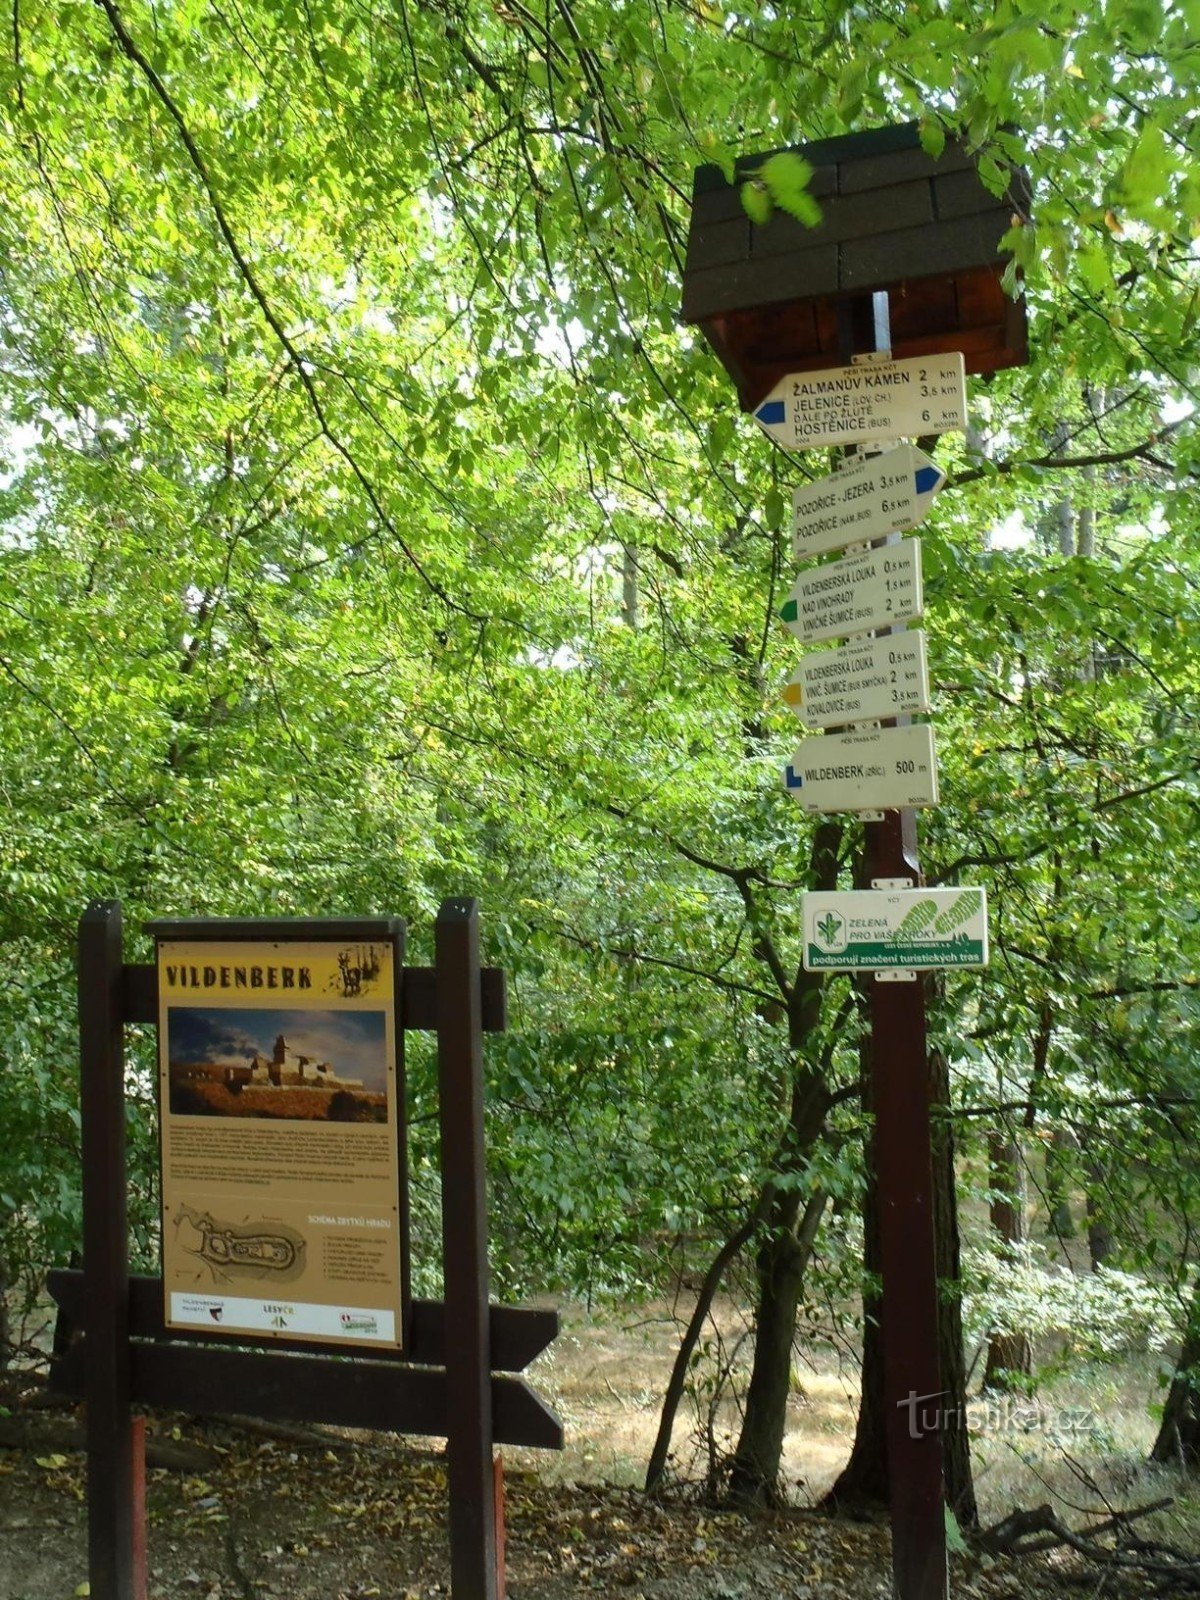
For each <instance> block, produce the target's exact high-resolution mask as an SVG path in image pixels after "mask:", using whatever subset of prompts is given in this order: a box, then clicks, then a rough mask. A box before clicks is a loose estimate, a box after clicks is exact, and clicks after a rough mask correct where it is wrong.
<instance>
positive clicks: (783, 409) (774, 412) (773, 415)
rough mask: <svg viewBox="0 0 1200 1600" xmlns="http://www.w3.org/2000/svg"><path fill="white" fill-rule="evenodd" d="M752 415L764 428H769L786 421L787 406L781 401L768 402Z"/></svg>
mask: <svg viewBox="0 0 1200 1600" xmlns="http://www.w3.org/2000/svg"><path fill="white" fill-rule="evenodd" d="M754 415H755V417H756V418H757V419H758V421H759V422H761V423H762V425H763V427H764V428H771V427H774V426H775V424H776V423H779V422H786V421H787V404H786V402H785V401H783V400H768V401H767V402H766V404H765V405H761V406H759V408H758V410H757V411H756V412H755V413H754Z"/></svg>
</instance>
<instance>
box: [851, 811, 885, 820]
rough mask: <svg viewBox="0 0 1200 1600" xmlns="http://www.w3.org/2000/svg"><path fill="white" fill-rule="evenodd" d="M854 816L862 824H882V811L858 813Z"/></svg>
mask: <svg viewBox="0 0 1200 1600" xmlns="http://www.w3.org/2000/svg"><path fill="white" fill-rule="evenodd" d="M854 815H855V816H856V817H857V818H858V820H859V821H860V822H882V821H883V812H882V811H856V812H855V813H854Z"/></svg>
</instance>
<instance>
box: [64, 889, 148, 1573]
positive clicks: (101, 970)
mask: <svg viewBox="0 0 1200 1600" xmlns="http://www.w3.org/2000/svg"><path fill="white" fill-rule="evenodd" d="M122 1027H123V1018H122V1011H121V907H120V904H119V903H118V902H117V901H115V900H106V901H100V902H97V903H95V904H93V905H90V906H89V907H88V908H87V910H86V911H85V912H84V914H83V917H82V919H81V921H80V924H79V1042H80V1108H81V1123H82V1139H83V1276H84V1331H85V1334H86V1338H87V1376H86V1386H85V1398H86V1401H87V1461H88V1474H87V1502H88V1575H89V1579H90V1583H91V1592H92V1593H93V1594H94V1595H96V1596H97V1597H102V1600H144V1596H145V1571H144V1565H143V1564H142V1563H141V1562H139V1561H138V1560H137V1559H136V1557H135V1538H137V1537H138V1535H137V1522H138V1518H139V1511H140V1507H139V1504H138V1493H137V1488H138V1483H139V1479H140V1474H139V1472H138V1468H137V1463H136V1461H135V1446H134V1438H133V1431H132V1425H131V1415H130V1375H129V1246H128V1239H127V1234H126V1209H125V1204H126V1203H125V1194H126V1173H125V1050H124V1040H123V1034H122Z"/></svg>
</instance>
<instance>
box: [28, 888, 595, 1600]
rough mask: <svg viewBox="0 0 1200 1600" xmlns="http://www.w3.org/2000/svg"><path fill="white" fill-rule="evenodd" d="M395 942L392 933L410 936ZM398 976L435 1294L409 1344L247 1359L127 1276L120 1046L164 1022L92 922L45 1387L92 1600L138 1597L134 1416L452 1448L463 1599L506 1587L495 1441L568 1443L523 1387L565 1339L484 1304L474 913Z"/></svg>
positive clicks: (147, 983) (475, 1599)
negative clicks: (73, 1462)
mask: <svg viewBox="0 0 1200 1600" xmlns="http://www.w3.org/2000/svg"><path fill="white" fill-rule="evenodd" d="M308 926H309V927H310V928H311V927H314V926H318V925H315V924H309V925H308ZM329 926H330V925H329V924H325V927H326V930H328V928H329ZM396 933H397V936H398V939H400V940H402V936H403V925H402V924H397V925H396ZM400 948H401V949H402V943H401V944H400ZM398 971H399V980H400V981H399V988H398V994H397V1007H398V1026H397V1042H398V1043H399V1040H400V1038H401V1036H402V1034H403V1032H404V1031H407V1030H409V1029H428V1030H430V1031H433V1032H435V1033H436V1035H437V1052H438V1101H439V1121H440V1129H441V1143H442V1173H441V1177H442V1201H443V1205H442V1252H443V1269H444V1278H445V1300H444V1301H430V1300H419V1299H416V1300H412V1301H411V1304H410V1307H409V1310H408V1315H407V1318H406V1320H407V1324H408V1326H407V1328H406V1330H405V1332H406V1336H407V1338H406V1344H405V1346H404V1348H403V1349H399V1348H395V1347H388V1346H386V1345H380V1346H379V1347H378V1348H372V1349H370V1350H369V1351H366V1350H361V1351H357V1352H355V1359H353V1360H349V1361H347V1360H345V1359H344V1353H345V1352H344V1350H343V1349H342V1347H340V1346H338V1347H335V1349H334V1350H325V1351H323V1350H320V1349H314V1347H313V1345H312V1344H311V1343H308V1342H303V1341H298V1340H296V1339H294V1338H291V1337H288V1335H287V1333H286V1331H282V1330H281V1331H280V1332H279V1334H278V1336H277V1337H275V1338H274V1339H272V1340H271V1341H270V1347H269V1348H261V1347H259V1348H255V1336H254V1335H250V1334H246V1333H242V1332H238V1333H233V1334H230V1333H227V1332H222V1331H219V1330H218V1329H217V1328H214V1329H212V1330H211V1331H210V1330H208V1329H192V1328H187V1329H184V1330H180V1329H176V1328H168V1327H167V1326H166V1323H165V1318H164V1297H163V1285H162V1282H161V1280H160V1279H159V1278H153V1277H134V1276H132V1275H131V1273H130V1270H129V1239H128V1227H127V1212H126V1197H127V1190H128V1173H127V1168H126V1151H125V1118H126V1107H125V1051H124V1044H125V1041H124V1033H125V1027H126V1025H128V1024H138V1023H140V1024H151V1025H155V1024H157V1022H158V1020H159V994H158V972H157V969H156V967H154V966H145V965H137V964H132V963H127V962H126V961H125V959H124V950H123V937H122V920H121V907H120V904H119V902H117V901H103V902H98V903H96V904H93V905H91V906H89V907H88V909H87V911H86V912H85V913H84V916H83V918H82V920H81V923H80V928H79V1020H80V1063H81V1112H82V1127H81V1135H82V1150H83V1233H84V1252H83V1269H82V1271H57V1272H53V1273H51V1274H50V1278H49V1288H50V1292H51V1294H52V1296H53V1298H54V1299H55V1301H56V1302H57V1304H58V1306H59V1309H60V1312H61V1314H62V1316H63V1319H64V1322H65V1323H66V1324H67V1325H68V1326H72V1327H74V1329H75V1330H76V1336H75V1338H74V1339H73V1341H72V1342H71V1343H70V1344H69V1345H67V1346H66V1348H65V1349H64V1350H63V1351H62V1353H61V1354H60V1355H58V1356H57V1357H56V1358H55V1360H54V1362H53V1364H52V1367H51V1375H50V1387H51V1389H53V1390H54V1391H56V1392H58V1393H60V1394H66V1395H70V1396H72V1397H74V1398H81V1399H84V1400H85V1401H86V1402H87V1441H86V1442H87V1465H88V1474H87V1477H88V1483H87V1506H88V1575H89V1580H90V1585H91V1593H92V1594H93V1595H94V1596H96V1597H97V1600H145V1596H146V1516H145V1467H144V1449H143V1425H142V1420H141V1418H137V1417H135V1416H134V1414H133V1407H134V1405H135V1404H137V1405H142V1406H161V1407H165V1408H169V1409H172V1410H178V1411H185V1412H188V1413H190V1414H193V1415H198V1416H223V1415H227V1414H229V1413H230V1412H236V1413H238V1414H242V1415H253V1416H258V1417H262V1418H265V1419H267V1420H270V1421H284V1422H317V1423H326V1424H333V1425H336V1426H340V1427H352V1428H372V1429H376V1430H383V1431H392V1432H396V1433H419V1434H429V1435H433V1436H435V1437H443V1438H445V1439H446V1440H447V1464H448V1478H449V1511H450V1572H451V1587H452V1590H453V1594H454V1596H455V1600H501V1597H502V1596H503V1594H504V1560H503V1543H504V1540H503V1526H504V1524H503V1493H502V1484H503V1480H502V1477H501V1475H500V1469H499V1461H498V1458H497V1457H496V1454H495V1446H496V1445H498V1444H521V1445H531V1446H535V1447H540V1448H543V1449H551V1450H557V1449H561V1448H562V1441H563V1430H562V1423H561V1422H560V1421H559V1419H558V1417H556V1416H555V1415H554V1413H553V1412H552V1411H551V1410H550V1409H549V1407H548V1406H546V1405H545V1404H544V1402H543V1401H542V1400H541V1399H540V1398H539V1396H538V1395H537V1394H535V1393H534V1391H533V1390H532V1389H531V1388H530V1387H529V1385H528V1384H527V1383H526V1382H525V1381H524V1380H523V1379H522V1378H520V1377H517V1376H515V1374H517V1373H520V1372H521V1371H523V1370H524V1368H525V1367H527V1366H528V1365H529V1363H530V1362H531V1361H532V1360H533V1359H534V1358H535V1357H536V1356H537V1355H539V1354H540V1353H541V1352H542V1351H543V1350H544V1349H545V1348H546V1347H547V1346H548V1345H549V1344H550V1343H551V1342H552V1341H553V1340H554V1338H555V1337H556V1336H557V1333H558V1313H557V1312H555V1311H551V1310H524V1309H519V1308H516V1307H506V1306H496V1305H491V1304H489V1301H488V1293H487V1283H488V1268H487V1205H486V1187H485V1171H484V1142H483V1034H484V1032H485V1031H486V1032H500V1031H503V1029H504V1027H505V987H504V974H503V972H501V971H498V970H496V969H494V968H484V967H481V965H480V958H479V917H478V911H477V908H476V905H475V902H474V901H472V900H448V901H446V902H444V903H443V905H442V907H441V910H440V911H439V913H438V917H437V922H436V925H435V961H434V965H433V967H418V968H413V967H405V966H403V964H402V962H398ZM263 1342H264V1341H263V1340H262V1338H261V1336H259V1337H258V1343H259V1345H260V1346H261V1344H262V1343H263ZM339 1357H340V1359H339Z"/></svg>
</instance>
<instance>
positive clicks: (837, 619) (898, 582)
mask: <svg viewBox="0 0 1200 1600" xmlns="http://www.w3.org/2000/svg"><path fill="white" fill-rule="evenodd" d="M924 600H925V597H924V593H923V591H922V588H921V541H920V539H901V540H900V542H899V543H898V544H889V545H884V546H883V548H882V549H879V550H868V551H865V552H864V553H863V554H862V555H860V556H845V557H843V559H842V560H841V561H830V562H827V563H826V564H825V565H824V566H823V567H811V568H809V570H808V571H807V572H802V573H801V574H800V576H799V577H798V578H797V579H796V581H795V583H794V584H793V585H792V589H791V593H790V594H789V595H788V597H787V599H786V600H785V601H784V603H783V605H782V606H781V607H780V610H779V615H780V616H781V617H782V618H783V620H784V622H786V623H787V625H788V628H789V629H790V630H791V632H792V633H794V634H795V635H796V637H797V638H798V639H803V640H804V642H805V643H806V644H815V643H817V642H818V640H821V639H845V638H847V637H848V636H849V635H850V634H852V633H868V632H869V631H870V630H871V629H872V628H887V627H891V626H895V625H897V624H899V623H901V622H911V621H913V619H914V618H915V617H919V616H920V615H921V611H922V609H923V606H924Z"/></svg>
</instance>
